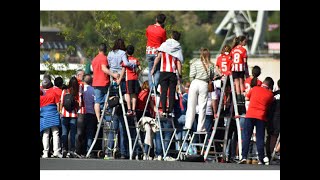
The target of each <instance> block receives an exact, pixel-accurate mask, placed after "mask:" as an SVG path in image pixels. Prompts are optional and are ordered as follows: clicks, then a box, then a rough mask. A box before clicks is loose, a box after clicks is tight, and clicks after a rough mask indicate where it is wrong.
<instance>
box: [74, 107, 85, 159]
mask: <svg viewBox="0 0 320 180" xmlns="http://www.w3.org/2000/svg"><path fill="white" fill-rule="evenodd" d="M85 138H86V134H85V119H84V114H79V113H78V120H77V135H76V152H77V153H78V154H84V143H85Z"/></svg>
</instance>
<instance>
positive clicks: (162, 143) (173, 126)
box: [152, 76, 177, 160]
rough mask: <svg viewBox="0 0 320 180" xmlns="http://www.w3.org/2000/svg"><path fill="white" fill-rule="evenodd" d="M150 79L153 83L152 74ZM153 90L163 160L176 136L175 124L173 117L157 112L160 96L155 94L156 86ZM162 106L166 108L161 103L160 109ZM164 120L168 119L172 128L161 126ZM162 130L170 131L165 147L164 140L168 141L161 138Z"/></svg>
mask: <svg viewBox="0 0 320 180" xmlns="http://www.w3.org/2000/svg"><path fill="white" fill-rule="evenodd" d="M152 81H153V83H154V76H152ZM153 92H155V105H156V109H157V112H156V118H157V119H158V121H157V122H158V125H159V131H160V132H159V133H160V139H161V145H162V152H163V157H162V159H164V160H165V159H166V157H167V155H168V152H169V149H170V147H171V144H172V142H173V138H174V137H176V132H177V129H176V128H175V125H174V122H173V117H170V118H169V117H160V113H159V105H160V97H159V98H158V97H157V95H156V86H153ZM168 98H169V97H167V100H168ZM164 108H167V106H166V105H163V104H162V109H164ZM164 121H170V122H171V126H172V128H163V127H162V126H161V122H164ZM162 132H172V134H171V137H170V140H169V143H168V147H167V148H165V146H164V141H168V140H165V139H163V134H162Z"/></svg>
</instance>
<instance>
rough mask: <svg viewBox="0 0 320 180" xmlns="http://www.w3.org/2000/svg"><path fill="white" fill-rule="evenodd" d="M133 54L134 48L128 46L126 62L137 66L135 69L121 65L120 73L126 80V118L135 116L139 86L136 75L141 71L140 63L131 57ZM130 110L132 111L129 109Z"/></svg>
mask: <svg viewBox="0 0 320 180" xmlns="http://www.w3.org/2000/svg"><path fill="white" fill-rule="evenodd" d="M133 53H134V47H133V46H132V45H129V46H128V47H127V56H128V61H129V62H130V63H132V64H135V65H136V66H137V69H132V68H130V67H127V66H124V64H123V63H122V72H121V75H120V76H121V78H122V77H123V75H124V73H125V75H126V76H125V78H126V94H125V98H126V101H127V107H128V112H127V115H128V116H135V115H136V112H135V110H136V103H137V94H139V92H140V84H139V81H138V74H139V72H140V71H141V68H140V63H139V61H138V59H137V58H135V57H134V56H133ZM131 105H132V106H131ZM131 108H132V109H131Z"/></svg>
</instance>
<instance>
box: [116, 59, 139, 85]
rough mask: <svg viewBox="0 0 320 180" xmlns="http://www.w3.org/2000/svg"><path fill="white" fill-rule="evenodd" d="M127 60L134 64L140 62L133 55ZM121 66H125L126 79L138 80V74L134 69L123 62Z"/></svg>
mask: <svg viewBox="0 0 320 180" xmlns="http://www.w3.org/2000/svg"><path fill="white" fill-rule="evenodd" d="M128 61H129V62H130V63H132V64H136V65H137V66H140V62H139V61H138V59H137V58H135V57H133V56H129V57H128ZM121 66H122V67H125V68H126V81H129V80H138V74H137V72H136V71H135V70H134V69H132V68H130V67H128V66H125V65H124V63H123V62H122V63H121Z"/></svg>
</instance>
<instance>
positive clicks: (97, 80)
mask: <svg viewBox="0 0 320 180" xmlns="http://www.w3.org/2000/svg"><path fill="white" fill-rule="evenodd" d="M91 65H92V69H93V80H92V86H93V87H97V86H100V87H101V86H103V87H104V86H107V85H109V84H110V79H109V78H110V77H109V75H107V74H106V73H104V72H103V71H102V69H101V65H106V66H108V61H107V56H106V55H104V54H103V53H99V54H98V55H97V56H96V57H95V58H94V59H93V60H92V63H91Z"/></svg>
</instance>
